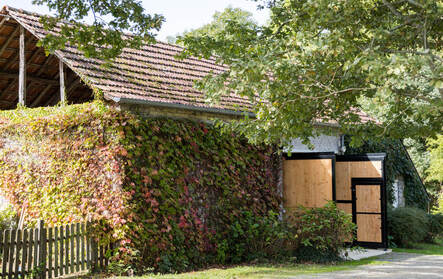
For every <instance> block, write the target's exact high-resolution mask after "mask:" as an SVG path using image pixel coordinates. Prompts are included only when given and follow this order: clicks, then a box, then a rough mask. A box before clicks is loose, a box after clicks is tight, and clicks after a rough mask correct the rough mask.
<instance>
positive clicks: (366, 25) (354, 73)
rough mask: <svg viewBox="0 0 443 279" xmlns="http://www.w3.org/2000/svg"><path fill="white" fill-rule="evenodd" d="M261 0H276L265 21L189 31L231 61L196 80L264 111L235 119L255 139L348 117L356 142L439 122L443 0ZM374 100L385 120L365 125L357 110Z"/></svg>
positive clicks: (303, 131) (343, 123)
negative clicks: (217, 71)
mask: <svg viewBox="0 0 443 279" xmlns="http://www.w3.org/2000/svg"><path fill="white" fill-rule="evenodd" d="M258 2H261V3H264V4H266V5H267V6H268V7H270V11H271V18H270V22H269V24H268V25H266V26H257V25H251V24H248V23H245V22H242V21H240V20H237V19H233V20H231V19H229V20H228V19H223V18H222V19H221V23H222V25H223V26H224V28H223V29H218V30H216V32H213V33H205V34H203V35H201V36H194V35H192V34H190V35H188V36H184V37H183V38H181V41H182V43H183V44H184V45H185V46H186V50H185V51H184V53H183V56H189V55H194V56H197V57H205V58H209V57H213V58H214V59H216V61H217V62H218V63H220V64H223V65H226V66H227V68H228V70H227V71H226V72H223V73H221V74H212V75H209V76H207V77H206V78H205V79H203V80H201V81H199V82H197V84H196V87H197V88H198V89H201V90H203V91H204V92H207V93H208V95H209V97H210V98H211V99H213V100H217V99H218V98H219V96H220V95H222V94H227V93H231V92H235V93H237V94H239V95H241V96H245V97H248V98H249V99H251V100H254V101H256V105H255V107H254V109H253V112H255V114H256V116H257V118H256V119H244V120H240V121H237V122H233V126H234V127H235V128H237V129H238V130H239V131H241V132H243V133H244V134H245V135H246V136H247V137H248V138H249V139H250V140H251V142H276V143H282V144H289V143H290V142H291V140H292V139H293V138H301V139H302V140H303V142H304V143H307V142H308V141H309V136H312V135H315V133H316V131H315V129H314V125H313V124H314V123H316V122H319V121H320V122H322V123H331V122H332V123H338V124H340V127H341V130H342V132H343V133H344V134H351V135H353V139H354V141H353V143H356V144H357V143H359V142H360V141H361V140H362V139H363V140H364V139H367V138H370V137H372V136H374V135H378V136H380V137H384V136H386V135H389V136H392V137H395V138H405V137H409V136H410V137H417V136H419V137H422V136H424V135H435V134H436V133H438V132H440V131H441V123H442V122H443V111H442V107H443V97H442V96H443V76H442V72H443V63H442V61H443V43H442V40H441V39H442V38H441V33H442V32H443V29H442V28H443V25H442V24H441V14H442V12H443V2H442V1H441V0H437V1H436V0H423V1H390V0H369V1H366V0H349V1H342V0H332V1H331V0H314V1H310V0H309V1H308V0H301V1H295V0H270V1H258ZM371 106H376V107H377V108H379V110H378V112H379V113H376V115H375V116H377V117H378V120H380V122H381V123H376V122H375V121H368V122H367V123H365V125H361V120H360V117H359V115H358V113H357V111H358V110H357V109H359V108H364V109H368V110H370V107H371ZM372 111H373V110H372Z"/></svg>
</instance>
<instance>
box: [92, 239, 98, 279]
mask: <svg viewBox="0 0 443 279" xmlns="http://www.w3.org/2000/svg"><path fill="white" fill-rule="evenodd" d="M91 238H92V239H91V240H92V241H91V270H90V271H91V273H94V272H97V271H98V243H97V241H96V240H95V239H94V237H91Z"/></svg>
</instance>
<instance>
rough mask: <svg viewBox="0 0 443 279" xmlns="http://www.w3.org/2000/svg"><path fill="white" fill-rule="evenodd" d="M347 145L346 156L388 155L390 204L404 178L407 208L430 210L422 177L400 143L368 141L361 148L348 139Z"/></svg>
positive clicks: (387, 177)
mask: <svg viewBox="0 0 443 279" xmlns="http://www.w3.org/2000/svg"><path fill="white" fill-rule="evenodd" d="M345 143H346V154H362V153H386V161H385V167H386V185H387V190H388V197H389V203H390V204H392V202H393V184H394V182H395V180H396V179H397V178H398V177H399V176H403V178H404V182H405V189H404V197H405V203H406V206H410V207H418V208H421V209H423V210H427V209H428V202H429V201H428V197H427V195H426V193H425V190H424V188H423V186H422V184H421V182H420V177H419V176H418V174H417V173H416V172H415V170H414V165H413V163H412V162H411V160H409V157H408V155H407V154H406V151H405V149H404V147H403V145H402V143H401V142H400V141H395V140H390V139H385V140H382V141H367V142H366V143H364V144H363V145H362V146H360V147H351V146H350V145H349V138H348V139H347V140H346V141H345Z"/></svg>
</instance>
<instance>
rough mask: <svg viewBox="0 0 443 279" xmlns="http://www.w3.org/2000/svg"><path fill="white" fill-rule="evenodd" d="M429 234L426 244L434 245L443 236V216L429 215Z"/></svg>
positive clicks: (439, 214)
mask: <svg viewBox="0 0 443 279" xmlns="http://www.w3.org/2000/svg"><path fill="white" fill-rule="evenodd" d="M428 219H429V232H428V236H427V237H426V239H425V240H426V242H430V243H433V242H435V240H437V239H438V238H439V237H441V236H443V214H442V213H437V214H428Z"/></svg>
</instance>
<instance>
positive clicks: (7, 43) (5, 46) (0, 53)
mask: <svg viewBox="0 0 443 279" xmlns="http://www.w3.org/2000/svg"><path fill="white" fill-rule="evenodd" d="M22 28H23V27H22ZM19 31H20V27H19V26H17V28H15V30H14V31H13V32H12V34H11V35H10V36H9V38H8V39H7V40H6V42H5V43H4V44H3V45H2V47H1V48H0V55H2V54H3V52H5V50H6V48H7V47H8V46H9V44H10V43H11V41H12V40H13V39H14V37H15V36H16V35H17V33H18V32H19Z"/></svg>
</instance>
